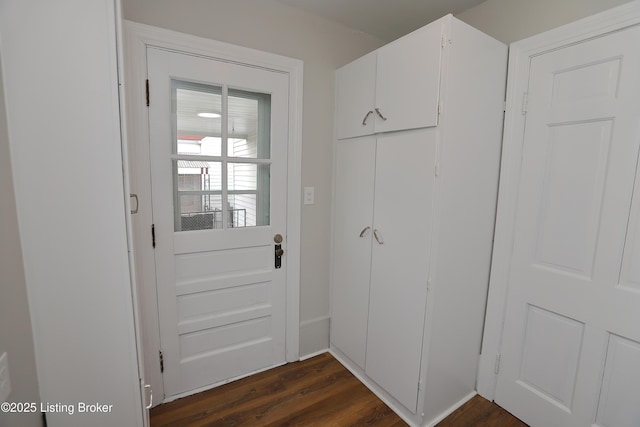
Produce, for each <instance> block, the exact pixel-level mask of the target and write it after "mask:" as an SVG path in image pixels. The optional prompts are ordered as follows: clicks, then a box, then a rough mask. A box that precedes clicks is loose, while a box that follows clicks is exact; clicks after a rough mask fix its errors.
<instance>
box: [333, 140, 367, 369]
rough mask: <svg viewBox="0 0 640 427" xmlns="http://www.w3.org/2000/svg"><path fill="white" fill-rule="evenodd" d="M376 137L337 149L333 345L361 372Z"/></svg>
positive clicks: (346, 142)
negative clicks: (359, 368)
mask: <svg viewBox="0 0 640 427" xmlns="http://www.w3.org/2000/svg"><path fill="white" fill-rule="evenodd" d="M375 148H376V139H375V137H373V136H371V137H364V138H357V139H347V140H342V141H339V142H338V143H337V147H336V164H335V168H336V170H335V180H336V181H335V193H334V221H333V222H334V230H333V251H332V254H333V277H332V280H331V282H332V284H333V285H332V286H333V289H332V300H331V343H332V344H333V345H334V346H335V347H337V348H338V349H339V350H340V351H341V352H342V353H344V354H345V355H346V356H347V357H349V358H350V359H351V360H352V361H353V362H355V363H356V364H357V365H358V366H360V367H361V368H364V366H365V365H364V364H365V350H366V338H367V312H368V309H369V279H370V267H371V238H372V235H373V230H372V227H371V224H372V219H373V182H374V170H375V156H376V152H375Z"/></svg>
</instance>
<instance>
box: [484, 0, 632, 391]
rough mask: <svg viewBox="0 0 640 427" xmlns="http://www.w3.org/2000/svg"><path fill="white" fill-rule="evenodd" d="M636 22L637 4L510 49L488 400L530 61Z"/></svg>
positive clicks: (487, 355)
mask: <svg viewBox="0 0 640 427" xmlns="http://www.w3.org/2000/svg"><path fill="white" fill-rule="evenodd" d="M639 23H640V1H638V0H636V1H634V2H631V3H628V4H625V5H622V6H619V7H616V8H613V9H611V10H608V11H605V12H602V13H599V14H596V15H593V16H590V17H588V18H584V19H581V20H579V21H576V22H574V23H570V24H567V25H564V26H562V27H559V28H556V29H554V30H550V31H547V32H544V33H542V34H538V35H535V36H532V37H529V38H527V39H524V40H521V41H518V42H515V43H512V44H511V45H510V47H509V70H508V76H509V78H508V81H507V95H506V97H507V98H506V103H507V104H506V105H507V108H506V115H505V124H504V139H503V149H502V160H501V173H500V187H499V192H498V210H497V220H496V231H495V240H494V249H493V263H492V267H491V278H490V285H489V298H488V302H487V314H486V318H485V332H484V336H483V345H482V353H481V355H480V364H479V369H478V393H479V394H480V395H481V396H483V397H485V398H487V399H489V400H493V399H494V397H495V390H496V384H497V374H496V373H495V371H496V370H497V368H498V366H497V364H498V363H499V357H498V355H499V354H500V349H501V345H502V331H503V326H504V316H505V312H506V302H507V294H508V291H509V287H508V277H509V269H510V267H509V265H510V262H511V252H512V247H513V238H514V232H515V217H516V206H517V202H518V188H519V185H520V169H521V158H522V148H523V137H524V128H525V117H526V116H525V115H523V113H522V109H523V96H524V93H525V92H526V91H527V88H528V84H529V64H530V61H531V58H532V57H534V56H537V55H541V54H544V53H546V52H549V51H551V50H555V49H559V48H561V47H564V46H568V45H571V44H575V43H579V42H581V41H584V40H587V39H590V38H594V37H598V36H602V35H604V34H607V33H611V32H614V31H619V30H621V29H623V28H627V27H630V26H634V25H637V24H639Z"/></svg>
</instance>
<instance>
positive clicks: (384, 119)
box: [374, 19, 446, 133]
mask: <svg viewBox="0 0 640 427" xmlns="http://www.w3.org/2000/svg"><path fill="white" fill-rule="evenodd" d="M445 22H446V21H444V20H442V19H440V20H438V21H435V22H433V23H431V24H429V25H427V26H425V27H422V28H420V29H419V30H416V31H414V32H413V33H410V34H408V35H406V36H404V37H402V38H400V39H398V40H396V41H395V42H392V43H390V44H388V45H386V46H384V47H382V48H380V49H379V50H378V51H377V52H378V63H377V76H376V100H375V102H376V103H375V108H374V112H375V114H376V122H375V132H376V133H377V132H390V131H395V130H402V129H415V128H422V127H430V126H436V125H437V124H438V94H439V88H440V68H441V67H440V63H441V59H442V40H443V25H444V23H445ZM376 108H377V111H376V110H375V109H376ZM378 112H379V114H378Z"/></svg>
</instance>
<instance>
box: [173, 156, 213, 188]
mask: <svg viewBox="0 0 640 427" xmlns="http://www.w3.org/2000/svg"><path fill="white" fill-rule="evenodd" d="M176 165H177V178H178V191H194V190H195V191H202V190H205V191H220V190H222V165H221V163H220V162H201V161H194V160H175V161H174V168H175V166H176ZM174 170H175V169H174Z"/></svg>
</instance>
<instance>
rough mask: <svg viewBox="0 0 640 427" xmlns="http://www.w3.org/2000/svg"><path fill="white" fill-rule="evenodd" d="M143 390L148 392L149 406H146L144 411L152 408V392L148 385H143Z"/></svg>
mask: <svg viewBox="0 0 640 427" xmlns="http://www.w3.org/2000/svg"><path fill="white" fill-rule="evenodd" d="M144 388H145V390H149V405H147V406H146V409H151V407H152V406H153V390H152V389H151V386H150V385H149V384H145V385H144Z"/></svg>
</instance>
